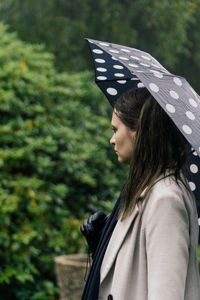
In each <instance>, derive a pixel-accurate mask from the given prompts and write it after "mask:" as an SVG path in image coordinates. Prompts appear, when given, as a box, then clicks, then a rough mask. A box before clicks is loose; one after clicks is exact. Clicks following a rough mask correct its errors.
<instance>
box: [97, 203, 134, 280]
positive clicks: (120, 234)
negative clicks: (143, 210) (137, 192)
mask: <svg viewBox="0 0 200 300" xmlns="http://www.w3.org/2000/svg"><path fill="white" fill-rule="evenodd" d="M138 213H139V208H138V205H137V204H136V207H135V209H134V212H133V214H132V215H131V216H130V217H128V218H126V219H125V220H124V221H123V222H122V221H120V220H119V221H118V222H117V224H116V226H115V229H114V231H113V234H112V236H111V239H110V242H109V244H108V247H107V250H106V253H105V255H104V259H103V263H102V266H101V279H100V283H101V282H102V281H103V280H104V279H105V277H106V276H107V274H108V272H109V270H110V269H111V267H112V265H113V263H114V261H115V259H116V256H117V253H118V251H119V249H120V247H121V245H122V243H123V241H124V239H125V237H126V234H127V233H128V230H129V228H130V226H131V224H132V223H133V221H134V220H135V218H136V216H137V215H138Z"/></svg>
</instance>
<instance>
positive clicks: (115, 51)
mask: <svg viewBox="0 0 200 300" xmlns="http://www.w3.org/2000/svg"><path fill="white" fill-rule="evenodd" d="M109 51H110V52H112V53H119V51H118V50H112V49H111V50H109Z"/></svg>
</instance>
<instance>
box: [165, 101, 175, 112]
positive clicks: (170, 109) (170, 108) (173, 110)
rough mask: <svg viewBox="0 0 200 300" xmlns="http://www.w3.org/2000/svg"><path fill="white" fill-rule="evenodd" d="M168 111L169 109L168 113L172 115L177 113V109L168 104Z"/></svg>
mask: <svg viewBox="0 0 200 300" xmlns="http://www.w3.org/2000/svg"><path fill="white" fill-rule="evenodd" d="M166 109H167V111H168V112H170V113H172V114H173V113H175V111H176V109H175V107H174V106H173V105H171V104H169V103H168V104H166Z"/></svg>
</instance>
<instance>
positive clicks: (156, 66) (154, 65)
mask: <svg viewBox="0 0 200 300" xmlns="http://www.w3.org/2000/svg"><path fill="white" fill-rule="evenodd" d="M151 65H152V66H153V67H155V68H158V69H160V66H158V65H156V64H151Z"/></svg>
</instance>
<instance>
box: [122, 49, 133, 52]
mask: <svg viewBox="0 0 200 300" xmlns="http://www.w3.org/2000/svg"><path fill="white" fill-rule="evenodd" d="M120 50H122V51H124V52H131V51H130V50H127V49H124V48H122V49H120Z"/></svg>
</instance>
